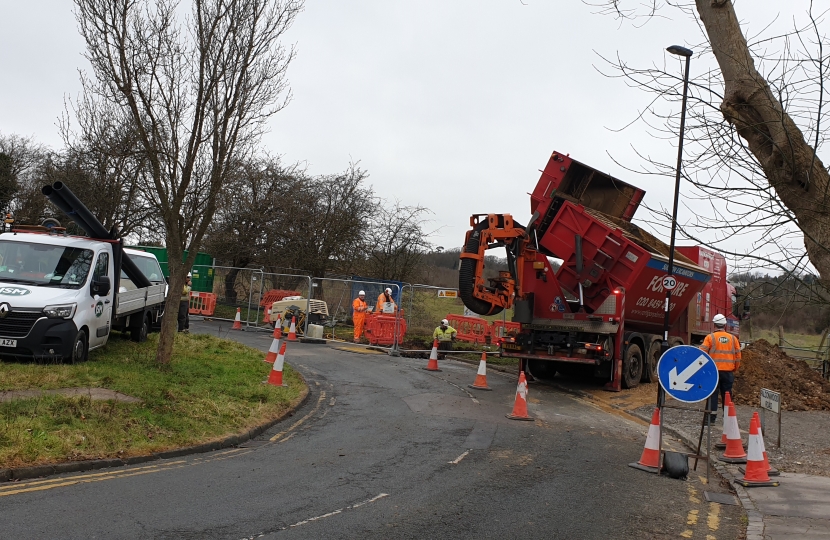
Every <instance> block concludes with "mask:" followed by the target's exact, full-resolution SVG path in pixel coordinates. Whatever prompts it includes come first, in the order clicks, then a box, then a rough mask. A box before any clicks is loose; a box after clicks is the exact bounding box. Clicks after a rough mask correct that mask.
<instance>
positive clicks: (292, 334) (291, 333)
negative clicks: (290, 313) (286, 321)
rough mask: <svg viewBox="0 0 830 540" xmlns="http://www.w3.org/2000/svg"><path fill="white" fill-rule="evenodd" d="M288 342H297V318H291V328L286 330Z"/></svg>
mask: <svg viewBox="0 0 830 540" xmlns="http://www.w3.org/2000/svg"><path fill="white" fill-rule="evenodd" d="M288 341H297V317H291V328H289V329H288Z"/></svg>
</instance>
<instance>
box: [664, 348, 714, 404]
mask: <svg viewBox="0 0 830 540" xmlns="http://www.w3.org/2000/svg"><path fill="white" fill-rule="evenodd" d="M657 377H658V379H659V381H660V386H662V387H663V390H665V391H666V393H667V394H668V395H670V396H671V397H673V398H674V399H676V400H678V401H683V402H684V403H697V402H698V401H703V400H704V399H706V398H708V397H709V396H711V395H712V392H714V391H715V389H716V388H717V387H718V367H717V365H715V361H714V360H712V358H711V357H710V356H709V355H708V354H706V353H705V352H703V351H701V350H700V349H698V348H697V347H692V346H691V345H678V346H676V347H672V348H671V349H669V350H667V351H666V352H665V353H663V356H661V357H660V361H659V363H658V364H657Z"/></svg>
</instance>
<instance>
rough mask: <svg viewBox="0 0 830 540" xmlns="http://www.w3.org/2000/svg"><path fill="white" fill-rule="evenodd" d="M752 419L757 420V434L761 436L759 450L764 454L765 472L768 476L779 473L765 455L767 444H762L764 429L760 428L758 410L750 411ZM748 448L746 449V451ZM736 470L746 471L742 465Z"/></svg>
mask: <svg viewBox="0 0 830 540" xmlns="http://www.w3.org/2000/svg"><path fill="white" fill-rule="evenodd" d="M752 419H753V420H757V421H758V435H759V436H760V437H761V452H762V453H763V454H764V466H765V467H766V468H767V474H768V475H770V476H778V475H780V474H781V471H779V470H778V469H776V468H775V467H773V466H772V465H770V464H769V456H768V455H767V445H766V444H764V430H763V429H762V428H761V417H760V416H759V415H758V411H755V412H753V413H752ZM748 452H749V450H748V449H747V453H748ZM738 470H739V471H741V472H742V473H745V472H746V469H745V468H744V467H738Z"/></svg>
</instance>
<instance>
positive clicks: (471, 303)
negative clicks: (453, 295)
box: [458, 214, 528, 315]
mask: <svg viewBox="0 0 830 540" xmlns="http://www.w3.org/2000/svg"><path fill="white" fill-rule="evenodd" d="M482 218H484V219H482ZM470 226H471V227H472V230H469V231H467V237H466V240H465V242H464V250H463V251H462V252H461V268H460V269H459V272H458V292H459V296H461V300H462V301H463V302H464V305H465V306H467V308H469V309H470V310H472V311H474V312H475V313H478V314H480V315H495V314H497V313H500V312H501V311H502V310H503V309H505V308H509V307H510V306H511V305H512V303H513V298H514V296H515V295H516V293H517V292H518V291H519V278H518V276H521V275H522V266H523V264H524V257H523V256H522V253H523V251H524V248H525V246H526V245H527V242H528V235H527V232H526V230H525V228H524V227H523V226H522V225H520V224H518V223H516V222H514V221H513V216H511V215H510V214H476V215H474V216H472V217H470ZM497 247H504V248H505V249H506V251H507V266H508V271H507V272H499V276H498V277H497V278H491V279H489V280H485V278H484V257H485V255H486V252H487V250H488V249H493V248H497ZM487 281H489V284H488V283H487Z"/></svg>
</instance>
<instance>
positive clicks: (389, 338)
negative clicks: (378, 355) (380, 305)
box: [363, 313, 406, 347]
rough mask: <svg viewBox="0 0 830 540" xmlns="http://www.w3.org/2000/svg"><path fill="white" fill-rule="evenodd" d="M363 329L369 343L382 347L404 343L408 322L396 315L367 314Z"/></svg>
mask: <svg viewBox="0 0 830 540" xmlns="http://www.w3.org/2000/svg"><path fill="white" fill-rule="evenodd" d="M363 328H364V333H365V334H366V339H368V340H369V343H371V344H372V345H380V346H382V347H391V346H392V345H394V344H395V343H403V338H404V337H405V336H406V320H405V319H402V318H400V317H399V316H396V315H395V314H385V313H367V314H366V322H365V323H364V326H363ZM396 332H397V339H395V338H396Z"/></svg>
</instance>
